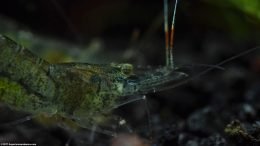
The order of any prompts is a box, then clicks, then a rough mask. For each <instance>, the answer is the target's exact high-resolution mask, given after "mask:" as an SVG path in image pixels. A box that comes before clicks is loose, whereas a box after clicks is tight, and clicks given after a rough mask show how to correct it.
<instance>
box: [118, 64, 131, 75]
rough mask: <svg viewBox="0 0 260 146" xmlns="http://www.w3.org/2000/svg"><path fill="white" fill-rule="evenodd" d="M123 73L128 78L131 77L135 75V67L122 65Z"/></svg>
mask: <svg viewBox="0 0 260 146" xmlns="http://www.w3.org/2000/svg"><path fill="white" fill-rule="evenodd" d="M120 69H121V72H122V73H123V74H125V75H127V76H129V75H131V74H132V73H133V65H131V64H127V63H125V64H121V67H120Z"/></svg>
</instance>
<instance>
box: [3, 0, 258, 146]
mask: <svg viewBox="0 0 260 146" xmlns="http://www.w3.org/2000/svg"><path fill="white" fill-rule="evenodd" d="M162 3H163V2H162V1H159V0H140V1H134V0H109V1H107V0H100V1H97V0H37V1H36V0H8V1H1V2H0V15H4V16H8V17H10V18H11V19H13V20H15V21H16V22H17V23H18V24H17V25H19V26H21V28H23V27H24V28H27V29H29V30H31V31H32V32H34V33H36V34H39V35H42V36H45V37H50V38H58V39H60V40H63V41H67V42H70V43H73V44H78V45H82V44H88V43H89V42H90V41H91V39H93V38H99V39H101V40H102V41H103V42H104V46H105V50H106V51H107V52H112V53H111V54H113V53H114V54H116V52H120V51H127V50H135V51H137V52H138V53H134V55H133V56H132V58H130V59H129V58H123V59H122V58H121V57H122V56H118V55H115V56H113V58H114V59H115V61H118V60H123V61H124V62H126V61H129V62H130V63H134V64H135V65H139V64H142V65H152V66H157V65H163V64H164V33H163V27H162V26H163V25H162V22H163V21H162V18H163V17H162V16H163V15H162V8H163V4H162ZM171 3H172V2H171ZM259 31H260V18H259V17H257V15H254V13H246V12H244V11H242V10H241V9H239V8H238V7H236V6H234V5H232V3H229V1H224V0H222V1H217V2H216V1H213V0H181V1H179V5H178V8H177V15H176V31H175V50H174V56H175V58H176V61H177V63H178V64H201V63H203V64H211V65H212V64H216V63H217V62H220V61H223V60H224V59H226V58H228V57H231V56H234V55H236V54H238V53H240V52H242V51H245V50H248V49H250V48H252V47H255V46H257V45H259V43H260V39H259V38H260V37H259V36H260V33H259ZM136 60H138V61H136ZM259 64H260V56H259V49H258V50H255V51H254V52H253V53H251V54H248V55H245V56H242V57H240V58H238V59H236V60H232V61H231V62H229V63H228V64H227V65H225V66H224V67H225V68H226V70H225V71H219V70H215V71H213V72H209V73H208V74H206V75H204V76H202V77H200V78H199V79H196V80H194V81H192V82H190V83H187V84H185V85H184V86H181V87H178V88H175V89H171V90H167V91H164V92H160V93H154V94H149V95H147V96H148V103H149V105H150V108H149V109H150V111H151V117H150V118H151V121H153V126H152V127H153V128H154V133H152V134H151V132H148V131H149V130H147V122H144V121H146V119H147V118H146V115H145V112H143V111H142V110H143V104H142V103H139V102H138V103H133V104H131V105H129V106H130V107H129V106H128V105H127V106H126V107H123V109H122V111H118V113H119V114H122V113H123V114H122V115H124V114H126V113H127V114H129V115H132V116H129V117H126V118H128V120H129V121H131V122H130V125H131V126H132V127H134V128H133V129H135V130H136V131H138V133H141V134H140V135H141V136H140V137H144V138H145V139H149V136H147V135H152V137H153V138H152V141H153V143H154V144H155V145H156V146H157V145H172V144H174V145H192V144H199V145H217V143H221V144H223V145H257V144H258V143H257V142H254V141H253V140H249V139H247V138H245V137H243V136H241V135H240V136H237V137H236V136H235V138H234V139H233V138H232V137H231V138H230V137H229V135H228V134H226V133H224V128H225V125H227V124H228V123H229V122H231V121H232V120H234V119H238V120H240V121H241V122H242V123H243V124H244V125H246V126H247V127H250V126H251V127H250V128H251V131H250V128H248V129H246V130H249V133H250V132H251V133H250V134H253V135H254V136H255V137H259V131H260V130H259V128H255V127H253V126H252V125H253V124H255V123H256V122H257V120H259V118H258V117H259V116H260V115H259V109H260V106H259V98H260V97H259V86H260V82H259V73H260V66H259ZM198 68H199V67H198ZM198 68H196V69H198ZM203 69H205V68H203V67H201V68H199V70H203ZM197 73H198V72H197ZM194 74H196V72H195V73H194ZM131 106H132V107H131ZM141 111H142V112H141ZM140 115H141V116H140ZM140 117H142V118H140ZM133 123H134V124H133ZM37 126H39V125H37ZM252 127H253V128H252ZM27 128H28V127H27ZM7 129H8V128H7ZM38 129H39V128H38ZM8 130H9V133H12V132H13V133H15V134H14V135H15V136H16V137H19V136H20V137H22V136H21V135H19V134H17V133H18V132H20V133H23V132H25V133H29V132H32V131H29V130H28V129H27V130H22V132H21V131H19V130H16V131H15V130H10V129H8ZM8 130H6V131H8ZM59 130H60V131H62V130H61V129H59ZM59 130H57V129H54V130H53V129H51V130H50V129H48V130H45V132H46V131H47V132H46V133H47V134H46V133H45V134H46V135H48V136H50V137H51V138H52V140H50V141H48V142H50V143H52V142H53V143H55V142H57V141H59V140H61V141H62V142H63V143H64V141H65V142H66V140H67V139H68V137H69V136H68V135H69V134H68V135H66V134H64V135H60V133H61V132H60V131H59ZM10 131H11V132H10ZM17 131H18V132H17ZM28 131H29V132H28ZM57 131H58V132H57ZM32 133H33V132H32ZM34 133H36V132H35V131H34ZM147 133H148V134H147ZM38 134H39V133H38ZM25 135H26V134H25ZM39 135H40V137H42V139H41V140H42V141H41V140H38V142H39V141H41V142H43V143H44V142H46V140H44V137H43V136H42V135H41V134H39ZM39 135H38V136H37V134H34V135H33V136H35V137H33V136H32V135H31V137H30V136H27V135H26V136H27V137H25V139H27V140H28V139H29V140H30V141H33V140H32V139H34V138H35V139H36V138H37V137H39ZM57 135H59V136H57ZM2 137H4V136H2ZM4 138H5V137H4ZM77 138H78V137H77ZM77 138H75V139H77ZM237 139H239V140H237ZM104 141H105V142H107V141H108V140H107V139H105V140H104V139H102V141H101V140H97V144H96V145H98V144H100V145H102V144H104V143H105V142H104ZM126 141H127V140H126ZM57 143H58V142H57ZM45 144H46V143H45ZM72 144H74V145H80V144H79V143H78V142H77V140H72ZM43 145H44V144H43Z"/></svg>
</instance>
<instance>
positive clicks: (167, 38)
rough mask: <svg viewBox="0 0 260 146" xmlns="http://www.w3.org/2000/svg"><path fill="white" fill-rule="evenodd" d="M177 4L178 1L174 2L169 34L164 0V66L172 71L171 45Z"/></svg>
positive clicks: (166, 7)
mask: <svg viewBox="0 0 260 146" xmlns="http://www.w3.org/2000/svg"><path fill="white" fill-rule="evenodd" d="M177 3H178V0H176V1H175V5H174V11H173V17H172V24H171V30H170V32H169V26H168V25H169V24H168V1H167V0H164V32H165V48H166V66H167V67H169V68H172V69H174V68H175V66H174V62H173V43H174V24H175V15H176V8H177Z"/></svg>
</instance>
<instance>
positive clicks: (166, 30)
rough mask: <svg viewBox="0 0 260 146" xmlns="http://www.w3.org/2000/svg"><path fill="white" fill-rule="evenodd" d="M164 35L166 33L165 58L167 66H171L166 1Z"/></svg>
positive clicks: (165, 4) (166, 5) (165, 2)
mask: <svg viewBox="0 0 260 146" xmlns="http://www.w3.org/2000/svg"><path fill="white" fill-rule="evenodd" d="M163 10H164V33H165V53H166V54H165V58H166V66H169V29H168V27H169V26H168V1H167V0H164V5H163Z"/></svg>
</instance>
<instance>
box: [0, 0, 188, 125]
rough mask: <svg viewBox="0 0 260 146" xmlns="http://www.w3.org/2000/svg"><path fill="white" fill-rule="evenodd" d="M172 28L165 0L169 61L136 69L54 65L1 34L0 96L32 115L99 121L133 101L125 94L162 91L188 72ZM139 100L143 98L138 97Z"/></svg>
mask: <svg viewBox="0 0 260 146" xmlns="http://www.w3.org/2000/svg"><path fill="white" fill-rule="evenodd" d="M176 6H177V0H176V3H175V8H174V14H173V21H172V25H171V31H170V32H169V31H168V15H167V14H168V12H167V9H168V8H167V0H164V14H165V19H164V22H165V35H166V39H165V40H166V66H164V67H161V68H157V69H154V70H150V71H148V72H145V73H138V72H136V71H135V69H134V68H133V65H132V64H127V63H122V64H116V63H111V64H104V65H100V64H88V63H61V64H50V63H49V62H47V61H45V60H44V59H42V58H40V57H38V56H36V55H34V54H33V53H31V52H30V51H29V50H27V49H25V48H24V47H23V46H21V45H19V44H17V43H16V42H14V41H12V40H11V39H10V38H8V37H6V36H4V35H0V101H1V102H2V103H6V104H7V105H10V106H12V107H14V108H15V109H17V110H22V111H25V112H28V113H31V114H32V115H37V114H39V113H45V114H47V115H48V116H49V117H52V116H54V115H55V116H58V117H62V118H63V119H69V123H75V124H76V125H79V126H80V127H86V128H89V127H91V125H93V124H96V123H99V122H100V121H101V122H102V120H100V118H99V117H98V118H97V116H96V115H99V113H107V111H109V110H111V109H113V108H116V107H118V106H119V105H123V104H125V103H129V102H132V101H134V100H137V99H128V100H122V98H120V97H122V96H128V95H137V94H146V93H149V92H155V91H160V90H163V89H164V87H165V86H166V85H167V84H173V83H174V82H178V81H181V80H183V79H185V78H187V77H188V75H187V74H186V73H183V72H180V71H177V67H175V65H174V62H173V56H172V50H173V34H174V19H175V12H176ZM139 99H140V98H139Z"/></svg>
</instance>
